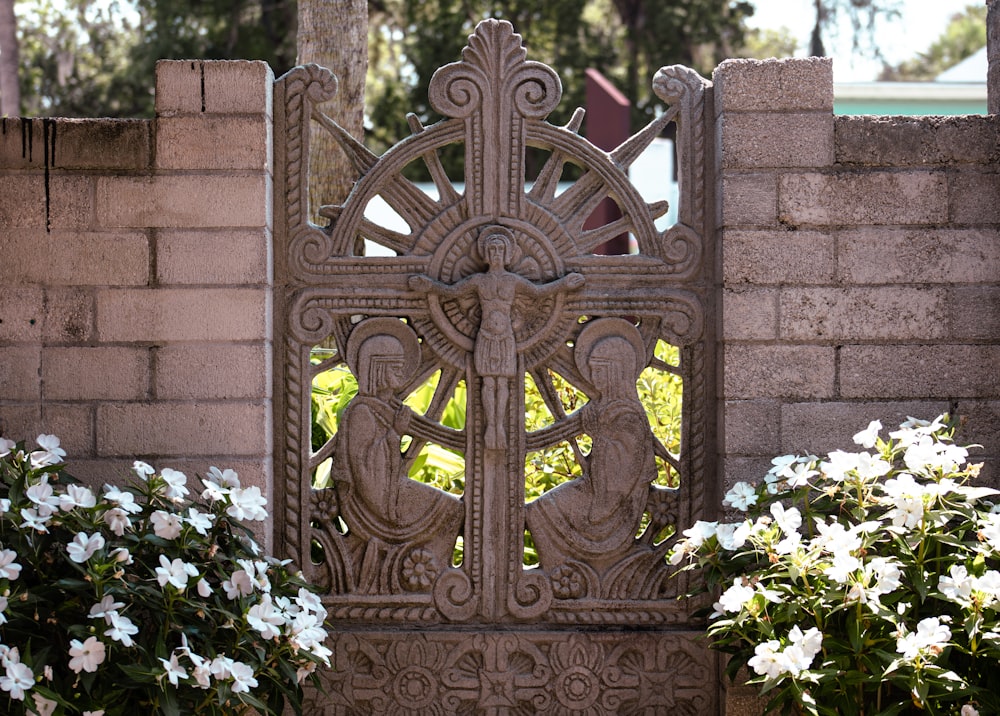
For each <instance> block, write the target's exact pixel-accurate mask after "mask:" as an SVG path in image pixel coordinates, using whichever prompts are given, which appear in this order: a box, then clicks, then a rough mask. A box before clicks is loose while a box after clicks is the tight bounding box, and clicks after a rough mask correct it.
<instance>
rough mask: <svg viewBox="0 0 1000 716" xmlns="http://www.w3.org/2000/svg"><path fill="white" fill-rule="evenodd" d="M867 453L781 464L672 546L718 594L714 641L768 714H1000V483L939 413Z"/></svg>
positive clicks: (867, 444)
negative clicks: (745, 670)
mask: <svg viewBox="0 0 1000 716" xmlns="http://www.w3.org/2000/svg"><path fill="white" fill-rule="evenodd" d="M881 433H882V425H881V424H880V423H879V422H878V421H875V422H872V423H871V424H869V426H868V427H867V428H866V429H865V430H862V431H861V432H859V433H857V434H856V435H855V436H854V441H855V443H857V444H858V445H859V446H861V447H862V448H863V450H862V451H861V452H843V451H836V452H832V453H830V454H829V455H828V456H827V457H826V458H823V459H821V458H819V457H816V456H814V455H808V456H795V455H787V456H783V457H779V458H775V459H774V460H773V461H772V465H773V466H772V468H771V469H770V471H769V472H768V473H767V474H766V475H765V476H764V477H763V479H762V480H761V481H760V483H759V484H756V485H750V484H747V483H738V484H736V485H734V486H733V488H732V489H731V490H730V491H729V492H728V493H727V494H726V496H725V499H724V504H725V505H726V506H728V507H729V508H731V509H733V510H738V511H741V512H746V513H747V516H746V518H745V519H742V520H739V521H736V522H722V523H720V522H707V521H699V522H697V523H696V524H695V525H693V526H692V527H691V528H690V529H687V530H684V532H683V538H682V539H680V540H678V542H677V543H676V544H675V545H674V548H673V550H672V551H671V553H670V554H669V555H668V559H669V561H670V562H671V563H672V564H674V565H678V566H679V571H688V570H699V571H700V572H701V573H702V574H703V575H704V577H705V580H704V582H705V586H706V587H708V588H712V589H714V588H719V589H720V590H721V591H719V592H718V599H717V601H715V603H714V605H713V609H712V611H711V613H710V614H709V619H710V623H709V627H708V635H709V637H710V638H711V639H712V645H713V646H714V647H716V648H718V649H720V650H722V651H724V652H726V653H729V654H731V655H732V658H731V660H730V663H729V670H730V674H731V675H735V673H736V672H737V671H738V670H739V669H740V668H742V667H744V666H746V667H749V669H751V670H752V672H753V674H755V678H754V679H753V681H754V682H755V683H759V684H762V690H763V691H764V692H765V693H769V694H770V696H771V697H772V698H771V700H770V703H769V705H768V707H769V709H776V708H781V709H787V708H796V709H800V710H802V711H803V712H804V713H809V714H876V713H877V714H903V713H910V712H913V713H927V714H961V716H975V714H978V713H983V714H986V713H991V714H996V713H1000V668H998V667H1000V504H998V501H997V499H996V496H997V495H1000V492H998V491H997V490H994V489H991V488H988V487H979V486H974V485H972V484H970V483H971V481H972V479H973V478H975V477H977V476H978V474H979V470H980V468H981V465H968V464H967V462H966V460H967V457H968V449H967V448H965V447H960V446H958V445H955V444H954V442H953V440H952V436H953V434H954V429H953V426H951V425H949V424H948V423H947V421H946V416H940V417H938V418H937V419H935V420H933V421H922V420H916V419H913V418H910V419H908V420H907V421H906V422H904V423H903V424H902V425H901V426H900V427H899V429H898V430H895V431H892V432H890V433H888V436H887V439H883V438H882V437H881Z"/></svg>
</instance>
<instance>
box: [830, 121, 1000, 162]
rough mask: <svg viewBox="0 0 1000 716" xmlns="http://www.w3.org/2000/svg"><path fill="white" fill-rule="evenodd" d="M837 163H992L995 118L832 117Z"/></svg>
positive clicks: (998, 152)
mask: <svg viewBox="0 0 1000 716" xmlns="http://www.w3.org/2000/svg"><path fill="white" fill-rule="evenodd" d="M834 130H835V136H836V156H837V159H836V160H837V163H839V164H845V165H856V166H882V167H907V166H927V165H939V164H966V163H969V164H995V163H996V162H997V160H998V158H1000V150H998V149H997V147H998V143H997V134H998V131H1000V124H998V121H997V118H996V117H984V116H965V117H868V116H840V117H837V118H836V119H835V123H834Z"/></svg>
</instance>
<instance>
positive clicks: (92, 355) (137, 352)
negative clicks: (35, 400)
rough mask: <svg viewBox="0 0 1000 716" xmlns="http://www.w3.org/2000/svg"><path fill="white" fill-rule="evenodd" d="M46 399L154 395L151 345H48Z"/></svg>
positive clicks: (44, 375)
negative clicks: (151, 385)
mask: <svg viewBox="0 0 1000 716" xmlns="http://www.w3.org/2000/svg"><path fill="white" fill-rule="evenodd" d="M42 384H43V385H44V398H45V399H46V400H143V399H145V398H148V397H149V395H150V352H149V349H148V348H133V347H130V346H100V347H84V346H74V347H72V348H55V347H48V348H46V349H45V353H44V357H43V361H42Z"/></svg>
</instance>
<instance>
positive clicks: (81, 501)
mask: <svg viewBox="0 0 1000 716" xmlns="http://www.w3.org/2000/svg"><path fill="white" fill-rule="evenodd" d="M58 499H59V509H60V510H62V511H63V512H69V511H70V510H72V509H73V508H75V507H86V508H90V507H93V506H94V505H96V504H97V498H96V497H94V493H93V492H91V490H90V488H89V487H85V486H83V485H67V487H66V492H64V493H62V494H61V495H59V498H58Z"/></svg>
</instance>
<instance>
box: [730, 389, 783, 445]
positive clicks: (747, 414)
mask: <svg viewBox="0 0 1000 716" xmlns="http://www.w3.org/2000/svg"><path fill="white" fill-rule="evenodd" d="M722 410H723V424H724V426H725V427H724V435H723V440H722V445H723V452H724V453H725V454H727V455H767V456H769V457H773V456H775V455H777V454H778V451H779V450H780V449H781V448H780V440H779V429H780V426H781V404H780V403H778V401H776V400H766V399H764V400H727V401H725V402H724V403H723V404H722Z"/></svg>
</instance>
